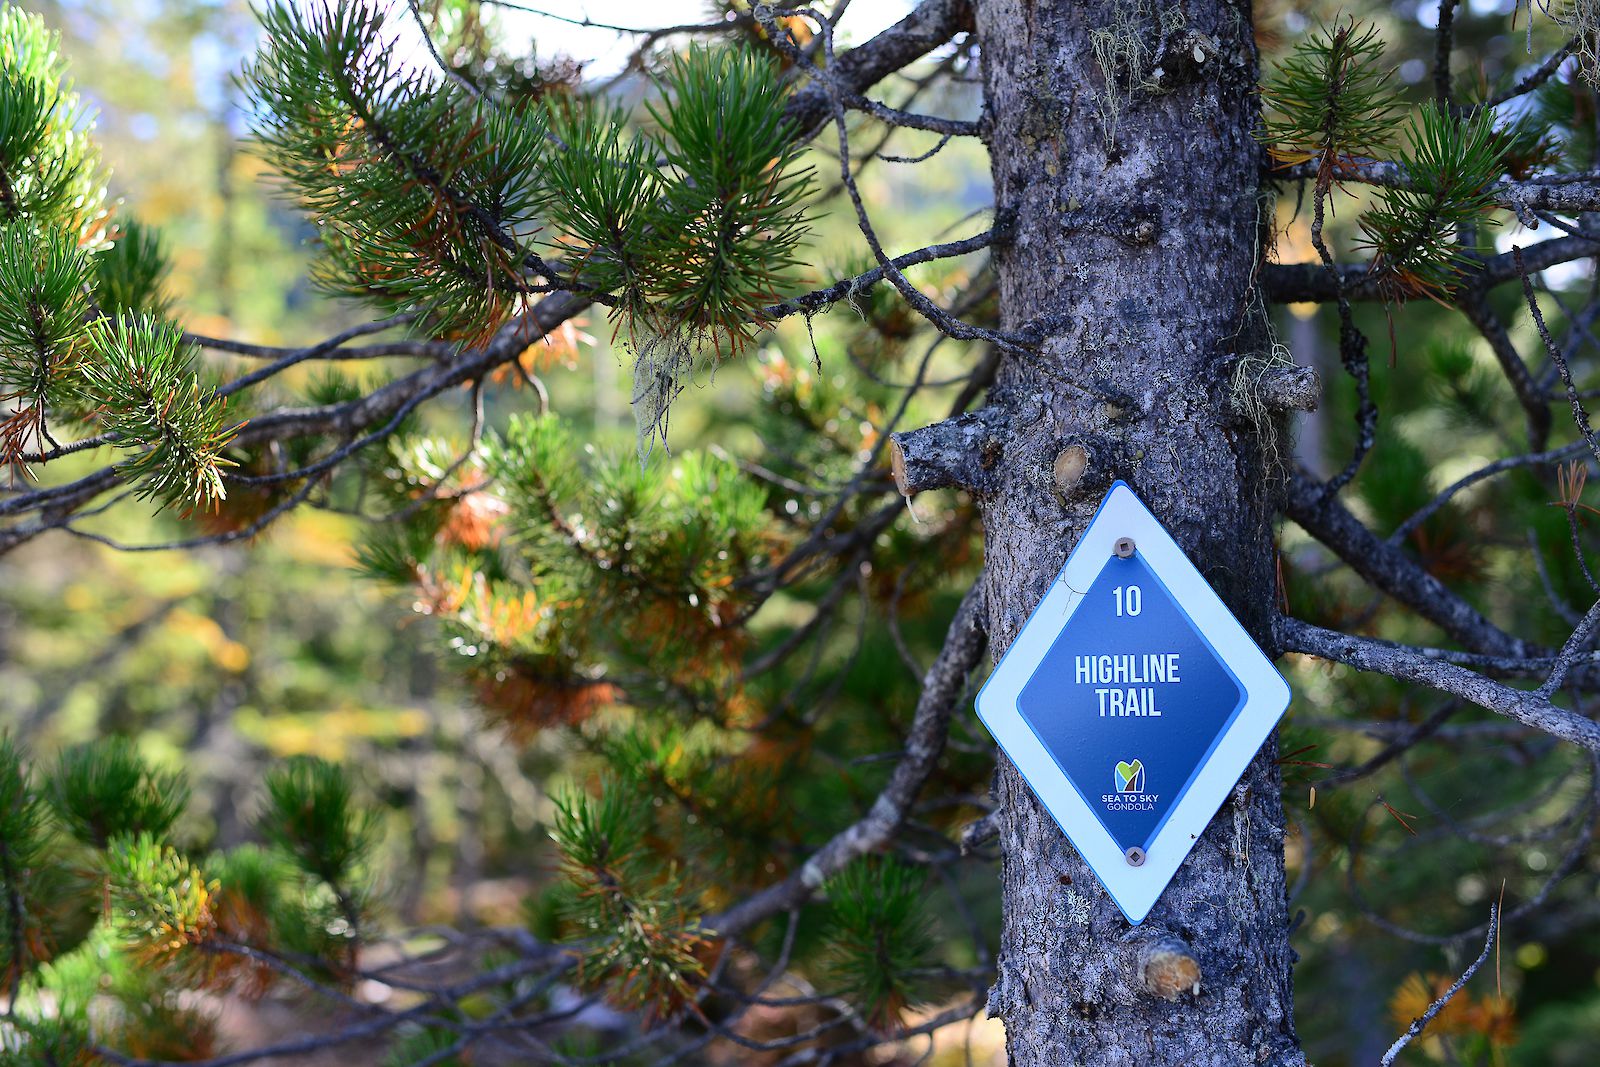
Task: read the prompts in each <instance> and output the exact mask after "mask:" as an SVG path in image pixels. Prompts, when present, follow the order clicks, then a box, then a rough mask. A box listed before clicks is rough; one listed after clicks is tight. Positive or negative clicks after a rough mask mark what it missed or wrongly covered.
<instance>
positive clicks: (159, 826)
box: [48, 737, 189, 848]
mask: <svg viewBox="0 0 1600 1067" xmlns="http://www.w3.org/2000/svg"><path fill="white" fill-rule="evenodd" d="M48 796H49V800H50V806H51V807H52V808H53V809H54V810H55V813H56V817H57V818H58V819H60V820H61V824H62V826H63V827H65V829H66V830H67V832H68V833H69V834H71V835H72V836H73V837H74V838H76V839H77V840H78V841H79V842H81V843H82V844H85V845H88V846H90V847H93V848H104V847H106V845H107V843H108V842H110V841H111V840H112V839H113V838H116V837H128V836H132V835H136V834H141V833H143V834H151V835H155V836H158V837H159V836H160V835H162V834H165V833H166V832H167V831H168V830H170V829H171V828H172V825H173V823H175V822H177V820H178V816H179V815H181V814H182V813H183V810H184V808H185V807H186V806H187V805H188V803H189V786H188V782H187V780H186V778H185V776H184V774H183V773H182V772H180V771H172V772H162V771H158V770H155V769H154V768H152V767H151V766H150V765H149V764H148V763H146V762H145V759H144V757H143V756H141V755H140V754H139V751H138V749H137V748H135V747H134V745H133V742H132V741H129V740H128V739H127V738H125V737H108V738H103V739H100V740H97V741H90V742H86V743H84V744H81V745H76V746H74V747H72V748H69V749H66V750H64V751H63V752H62V753H61V755H60V757H59V758H58V759H57V760H56V765H55V769H54V770H53V772H52V773H51V775H50V778H49V782H48Z"/></svg>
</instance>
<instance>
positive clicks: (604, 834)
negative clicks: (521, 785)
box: [551, 778, 706, 1016]
mask: <svg viewBox="0 0 1600 1067" xmlns="http://www.w3.org/2000/svg"><path fill="white" fill-rule="evenodd" d="M555 809H556V810H555V819H554V824H553V826H552V828H551V837H552V838H553V839H554V840H555V842H556V846H557V848H558V849H560V852H561V857H562V863H563V868H564V870H565V871H566V874H567V876H568V877H569V878H570V879H571V880H572V881H573V883H574V884H575V886H576V887H577V894H576V896H575V897H574V898H573V899H574V906H575V908H576V914H575V915H574V916H573V919H574V920H575V921H576V922H577V923H578V924H579V926H580V927H581V928H582V929H583V930H584V931H585V932H586V933H587V934H588V935H589V936H590V937H592V938H594V939H595V940H594V941H592V942H590V944H589V945H588V946H587V948H586V951H585V952H584V955H583V958H582V967H583V978H584V981H585V982H586V983H588V984H590V985H593V986H596V987H599V988H603V989H605V990H606V991H607V993H608V994H609V995H610V996H611V997H612V999H614V1000H615V1001H617V1002H618V1003H619V1004H622V1005H625V1006H627V1007H629V1008H647V1009H649V1010H650V1011H651V1012H653V1013H654V1014H657V1015H663V1016H666V1015H672V1014H675V1013H676V1012H678V1011H679V1010H681V1009H683V1008H692V1007H693V1004H694V999H693V998H694V994H695V991H696V989H697V987H698V983H699V981H700V980H701V979H702V978H703V977H704V976H705V966H704V964H703V963H702V962H701V960H700V957H699V953H700V950H701V949H702V948H703V946H704V945H705V943H706V942H705V937H704V936H703V935H702V934H701V933H700V930H699V924H698V920H697V918H696V917H695V914H694V908H693V903H692V894H691V893H689V892H688V890H687V889H686V888H685V887H684V886H683V885H682V884H681V882H680V881H679V878H678V876H677V870H676V868H675V866H673V865H672V864H664V863H662V861H661V860H660V859H659V858H658V857H656V855H655V854H654V853H653V852H652V850H650V849H649V848H648V847H647V846H646V835H647V834H648V832H649V830H650V826H651V822H652V808H651V807H650V806H649V801H648V799H647V798H646V797H644V796H642V795H640V794H639V793H638V792H636V791H634V790H629V789H626V788H625V787H623V785H622V783H621V782H618V781H617V780H615V779H612V778H607V779H605V780H603V781H602V782H601V785H600V795H599V796H598V797H591V796H589V795H588V794H585V793H582V792H576V791H575V792H569V793H567V794H566V795H564V796H558V797H556V798H555Z"/></svg>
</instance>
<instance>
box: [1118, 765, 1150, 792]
mask: <svg viewBox="0 0 1600 1067" xmlns="http://www.w3.org/2000/svg"><path fill="white" fill-rule="evenodd" d="M1115 776H1116V784H1117V792H1119V793H1143V792H1144V763H1143V762H1142V761H1141V760H1134V761H1133V762H1132V763H1123V762H1120V761H1119V762H1118V763H1117V766H1116V771H1115Z"/></svg>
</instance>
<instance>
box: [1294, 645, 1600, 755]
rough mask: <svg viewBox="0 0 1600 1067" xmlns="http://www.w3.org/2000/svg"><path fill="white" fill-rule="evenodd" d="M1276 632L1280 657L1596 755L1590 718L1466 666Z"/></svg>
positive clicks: (1599, 733)
mask: <svg viewBox="0 0 1600 1067" xmlns="http://www.w3.org/2000/svg"><path fill="white" fill-rule="evenodd" d="M1275 633H1276V636H1277V641H1278V644H1279V646H1280V647H1281V648H1282V649H1283V650H1284V651H1285V652H1302V653H1305V654H1307V655H1311V656H1317V657H1319V658H1321V659H1326V660H1332V661H1334V662H1336V663H1344V664H1348V665H1350V666H1352V667H1355V668H1356V669H1357V670H1363V671H1376V672H1378V673H1380V674H1385V675H1388V676H1389V677H1391V678H1396V679H1399V680H1400V681H1403V682H1415V683H1417V684H1419V685H1425V686H1428V687H1430V688H1432V689H1437V690H1439V691H1440V692H1443V693H1449V694H1451V695H1452V696H1458V697H1461V698H1462V699H1464V700H1467V701H1470V702H1471V703H1473V704H1476V705H1478V706H1479V707H1481V708H1485V709H1487V710H1489V711H1492V712H1495V713H1496V714H1499V715H1504V716H1506V717H1507V718H1510V719H1515V720H1516V721H1517V722H1520V723H1522V724H1523V725H1525V726H1531V727H1533V728H1534V729H1536V730H1542V731H1544V732H1545V733H1547V734H1550V735H1551V736H1553V737H1559V738H1561V739H1562V740H1563V741H1571V742H1572V743H1573V744H1575V745H1580V746H1582V747H1583V748H1586V749H1588V750H1589V751H1591V752H1600V725H1596V724H1595V722H1594V721H1593V720H1592V719H1588V718H1585V717H1584V716H1582V715H1579V714H1577V713H1575V712H1571V711H1568V710H1567V709H1565V708H1561V707H1557V706H1556V705H1555V704H1552V703H1551V702H1550V701H1549V700H1548V699H1546V698H1545V697H1543V696H1541V695H1539V694H1537V693H1533V692H1529V691H1527V690H1523V689H1513V688H1512V687H1510V686H1508V685H1503V684H1501V683H1499V682H1496V681H1493V680H1491V679H1489V678H1486V677H1484V676H1483V675H1481V674H1477V673H1474V672H1473V671H1470V670H1468V669H1467V668H1465V667H1460V666H1457V665H1456V664H1453V663H1446V662H1441V661H1439V660H1435V659H1430V658H1428V657H1427V656H1425V655H1423V654H1422V653H1421V651H1420V650H1418V649H1415V648H1412V647H1410V646H1406V645H1400V644H1393V643H1390V642H1386V641H1378V640H1375V639H1373V638H1370V637H1356V636H1354V635H1351V634H1342V633H1337V632H1335V631H1333V630H1325V629H1323V628H1322V627H1320V626H1313V625H1311V624H1310V623H1307V622H1302V621H1300V620H1299V619H1290V618H1280V619H1279V620H1278V623H1277V627H1276V630H1275Z"/></svg>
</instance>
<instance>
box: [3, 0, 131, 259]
mask: <svg viewBox="0 0 1600 1067" xmlns="http://www.w3.org/2000/svg"><path fill="white" fill-rule="evenodd" d="M58 47H59V38H58V37H57V35H56V34H54V33H52V32H50V31H49V30H47V29H46V28H45V25H44V21H43V20H42V19H41V18H39V17H38V16H37V15H30V14H28V13H27V12H25V11H23V10H22V9H20V8H18V7H15V6H12V5H10V4H0V225H9V224H20V223H22V222H27V223H29V224H32V225H41V226H43V225H52V224H53V225H59V226H62V227H64V228H66V229H68V230H70V231H71V232H72V233H73V234H74V235H75V236H76V237H77V238H78V239H80V240H86V239H91V238H93V236H94V235H95V234H96V233H98V225H99V222H100V219H101V217H102V214H103V212H102V209H101V206H100V205H101V204H102V203H103V202H104V199H105V191H104V188H103V186H102V184H101V181H100V178H99V174H98V171H99V165H100V160H99V155H98V153H97V152H96V151H95V148H94V145H93V143H92V142H91V141H90V140H89V137H88V133H89V128H90V122H89V119H88V116H87V114H86V113H85V112H84V110H83V109H82V107H81V105H80V104H79V102H78V97H77V94H76V93H74V92H72V90H71V86H70V84H69V83H67V82H66V81H65V78H64V73H63V66H62V63H61V59H60V54H59V51H58Z"/></svg>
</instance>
